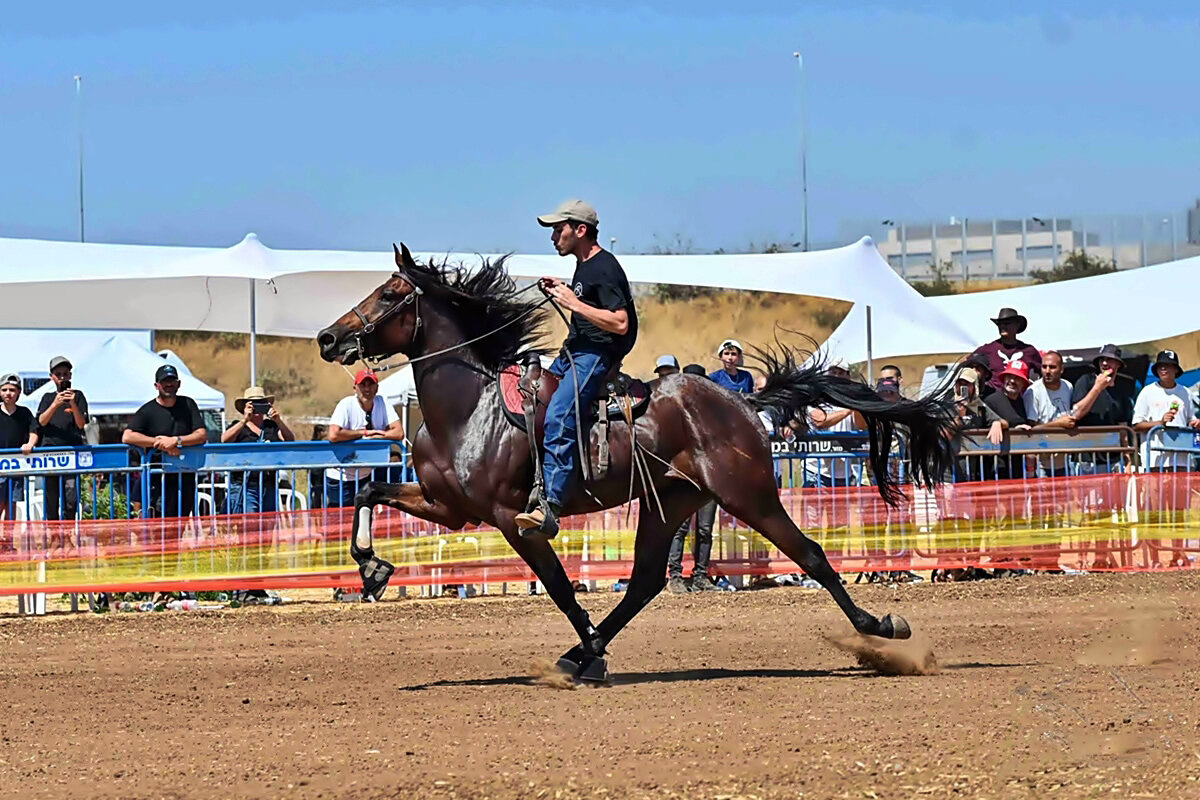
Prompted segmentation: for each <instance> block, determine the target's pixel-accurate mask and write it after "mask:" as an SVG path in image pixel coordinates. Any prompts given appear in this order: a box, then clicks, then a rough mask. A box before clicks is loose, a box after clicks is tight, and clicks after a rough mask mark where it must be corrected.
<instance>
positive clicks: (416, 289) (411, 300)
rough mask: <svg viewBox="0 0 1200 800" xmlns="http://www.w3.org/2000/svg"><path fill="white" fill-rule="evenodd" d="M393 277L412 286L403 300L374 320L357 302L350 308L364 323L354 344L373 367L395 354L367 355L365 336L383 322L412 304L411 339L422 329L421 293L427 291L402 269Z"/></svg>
mask: <svg viewBox="0 0 1200 800" xmlns="http://www.w3.org/2000/svg"><path fill="white" fill-rule="evenodd" d="M392 278H393V279H394V278H399V279H400V280H402V281H404V282H405V283H407V284H408V285H409V286H411V287H412V291H411V292H409V293H408V294H406V295H404V298H403V299H402V300H399V301H397V302H395V303H393V304H392V305H391V306H390V307H388V308H386V309H384V311H383V313H382V314H380V315H379V316H378V317H376V318H375V319H373V320H368V319H367V315H366V314H364V313H363V312H362V309H360V308H359V307H358V305H357V304H355V306H354V308H352V309H350V310H351V311H353V312H354V316H356V317H358V321H359V322H360V323H362V327H360V328H359V329H358V330H357V331H355V333H354V345H355V347H357V348H358V355H359V358H361V359H362V360H363V361H364V362H366V363H367V364H368V365H369V366H372V367H373V366H375V364H377V363H379V362H380V361H382V360H383V359H385V358H388V357H390V356H391V355H393V354H392V353H387V354H386V355H382V356H368V355H367V345H366V342H364V341H363V338H364V337H366V336H370V335H371V334H372V333H374V332H375V328H377V327H378V326H379V325H380V324H381V323H383V322H385V321H387V320H388V319H390V318H391V317H394V316H395V315H396V314H398V313H400V311H402V310H403V309H404V307H405V306H407V305H410V304H411V305H412V306H413V330H412V338H411V339H410V340H409V341H410V342H414V341H416V339H417V333H418V332H420V330H421V295H423V294H425V292H424V291H422V289H421V287H420V286H417V284H416V282H415V281H414V280H413V279H412V278H410V277H408V276H407V275H405V274H404V273H403V272H401V271H400V270H396V271H395V272H393V273H392Z"/></svg>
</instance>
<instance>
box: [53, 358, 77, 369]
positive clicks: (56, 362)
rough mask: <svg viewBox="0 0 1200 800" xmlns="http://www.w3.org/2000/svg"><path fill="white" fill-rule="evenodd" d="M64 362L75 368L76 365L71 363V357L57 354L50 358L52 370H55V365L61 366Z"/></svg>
mask: <svg viewBox="0 0 1200 800" xmlns="http://www.w3.org/2000/svg"><path fill="white" fill-rule="evenodd" d="M64 364H65V365H66V367H67V368H68V369H74V365H73V364H72V363H71V360H70V359H69V358H67V357H66V356H55V357H54V358H52V359H50V371H51V372H53V371H54V368H55V367H61V366H63V365H64Z"/></svg>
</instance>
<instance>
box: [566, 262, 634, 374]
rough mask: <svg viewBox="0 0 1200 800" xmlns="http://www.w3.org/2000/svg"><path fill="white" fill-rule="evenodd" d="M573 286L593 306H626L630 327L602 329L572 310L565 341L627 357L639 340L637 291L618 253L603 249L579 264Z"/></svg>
mask: <svg viewBox="0 0 1200 800" xmlns="http://www.w3.org/2000/svg"><path fill="white" fill-rule="evenodd" d="M570 286H571V289H572V290H573V291H574V292H575V296H576V297H578V298H579V299H580V300H582V301H583V302H585V303H587V304H588V305H589V306H593V307H595V308H602V309H604V310H606V311H620V310H621V309H625V311H626V312H627V313H628V314H629V330H628V331H626V332H625V334H624V335H623V336H622V335H618V334H615V333H609V332H608V331H605V330H601V329H600V328H598V327H596V325H595V324H593V323H592V322H590V321H589V320H586V319H584V317H583V315H582V314H571V327H570V333H569V334H568V335H567V341H566V343H565V344H564V345H563V346H564V347H566V348H567V349H568V350H570V351H571V352H572V353H599V354H602V355H606V356H609V357H610V358H614V359H618V358H623V357H624V356H625V354H626V353H628V352H629V351H630V350H632V349H633V343H634V342H635V341H637V330H638V318H637V311H636V310H634V307H633V293H632V292H631V291H630V290H629V279H628V278H627V277H625V270H623V269H622V268H621V265H620V263H618V261H617V257H616V256H614V255H613V254H612V253H610V252H608V251H607V250H601V251H600V252H599V253H596V255H594V256H592V257H591V258H589V259H588V260H587V261H582V262H580V263H579V264H576V265H575V274H574V275H573V276H572V277H571V284H570Z"/></svg>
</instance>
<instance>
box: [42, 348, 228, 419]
mask: <svg viewBox="0 0 1200 800" xmlns="http://www.w3.org/2000/svg"><path fill="white" fill-rule="evenodd" d="M164 363H166V362H165V361H164V360H163V359H162V358H160V357H159V356H158V355H156V354H155V353H154V352H153V351H151V350H148V349H146V348H145V347H143V346H141V345H139V344H137V343H135V342H134V341H133V340H131V339H129V338H126V337H123V336H110V337H109V338H108V340H107V341H106V342H104V343H103V344H102V345H100V346H99V347H98V348H96V349H94V350H92V351H91V352H89V353H85V354H83V355H82V356H81V357H80V358H79V359H78V360H77V361H75V362H74V364H73V366H74V370H73V375H72V378H71V385H72V386H76V387H78V388H79V389H80V390H82V391H83V393H84V394H85V395H86V396H87V401H88V411H89V413H91V414H93V415H99V414H132V413H134V412H135V411H137V410H138V408H139V407H141V405H142V404H143V403H145V402H146V401H147V400H150V399H151V398H153V397H154V392H155V389H154V373H155V371H156V370H157V369H158V368H159V367H161V366H162V365H163V364H164ZM180 373H181V375H180V377H181V378H182V379H183V385H182V386H181V387H180V390H179V391H180V393H181V394H184V395H187V396H188V397H191V398H193V399H194V400H195V401H196V405H197V406H199V407H200V409H201V410H202V411H204V410H213V411H219V410H222V409H224V408H225V395H224V394H223V393H222V392H219V391H217V390H216V389H214V388H212V387H211V386H209V385H207V384H205V383H203V382H202V381H200V380H197V379H196V378H194V377H191V376H190V373H189V374H188V375H184V374H183V370H180ZM52 391H54V384H53V383H47V384H46V385H44V386H42V387H41V388H39V389H38V390H37V391H35V392H33V393H32V394H30V395H28V396H26V397H22V398H21V400H20V403H21V405H24V406H27V407H29V409H30V410H33V411H36V410H37V407H38V403H40V402H41V399H42V395H45V394H48V393H50V392H52Z"/></svg>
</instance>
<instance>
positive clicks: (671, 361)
mask: <svg viewBox="0 0 1200 800" xmlns="http://www.w3.org/2000/svg"><path fill="white" fill-rule="evenodd" d="M663 367H672V368H674V369H679V359H677V358H676V357H675V356H673V355H670V354H667V355H661V356H659V357H658V360H657V361H655V362H654V371H655V372H657V371H658V370H660V369H662V368H663Z"/></svg>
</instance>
